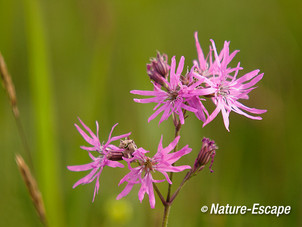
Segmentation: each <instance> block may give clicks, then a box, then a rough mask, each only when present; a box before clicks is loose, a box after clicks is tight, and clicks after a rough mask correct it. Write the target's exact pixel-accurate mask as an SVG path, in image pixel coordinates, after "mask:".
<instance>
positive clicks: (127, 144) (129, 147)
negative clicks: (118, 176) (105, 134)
mask: <svg viewBox="0 0 302 227" xmlns="http://www.w3.org/2000/svg"><path fill="white" fill-rule="evenodd" d="M119 148H122V149H125V150H124V151H123V156H124V157H125V158H131V157H132V153H133V152H134V151H136V150H137V146H136V144H135V143H134V141H133V140H131V139H129V138H127V139H125V140H121V141H120V145H119Z"/></svg>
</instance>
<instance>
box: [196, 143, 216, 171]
mask: <svg viewBox="0 0 302 227" xmlns="http://www.w3.org/2000/svg"><path fill="white" fill-rule="evenodd" d="M217 149H218V147H217V146H216V144H215V141H214V140H210V139H209V138H203V139H202V147H201V150H200V152H199V154H198V156H197V158H196V160H195V163H194V168H193V172H196V171H201V170H202V169H203V168H204V166H205V165H206V164H207V163H208V162H209V161H210V159H212V160H211V165H210V167H209V168H210V171H211V172H213V170H212V165H213V162H214V157H215V155H216V150H217Z"/></svg>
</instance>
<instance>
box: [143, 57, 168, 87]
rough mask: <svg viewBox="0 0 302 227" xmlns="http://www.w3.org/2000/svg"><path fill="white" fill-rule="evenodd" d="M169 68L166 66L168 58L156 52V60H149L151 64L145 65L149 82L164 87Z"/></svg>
mask: <svg viewBox="0 0 302 227" xmlns="http://www.w3.org/2000/svg"><path fill="white" fill-rule="evenodd" d="M169 69H170V66H169V65H168V56H167V55H166V54H163V55H161V54H160V53H159V52H157V56H156V58H151V63H149V64H147V74H148V76H149V77H150V79H151V80H153V81H154V82H155V83H157V84H160V85H162V86H167V85H166V81H165V80H166V79H167V78H168V74H169Z"/></svg>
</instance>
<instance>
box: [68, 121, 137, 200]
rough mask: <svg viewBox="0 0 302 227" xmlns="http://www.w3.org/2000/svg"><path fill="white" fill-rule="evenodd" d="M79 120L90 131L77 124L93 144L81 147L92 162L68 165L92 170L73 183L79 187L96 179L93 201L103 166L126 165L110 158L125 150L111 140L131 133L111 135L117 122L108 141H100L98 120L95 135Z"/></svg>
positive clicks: (87, 140)
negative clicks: (95, 153) (111, 155)
mask: <svg viewBox="0 0 302 227" xmlns="http://www.w3.org/2000/svg"><path fill="white" fill-rule="evenodd" d="M79 121H80V123H81V124H82V126H83V127H84V129H85V130H86V131H87V132H88V133H89V135H88V134H87V133H86V132H84V131H83V130H82V129H81V128H80V127H79V126H78V125H77V124H75V126H76V128H77V130H78V131H79V133H80V134H81V135H82V136H83V138H84V139H85V140H86V142H87V143H89V144H90V145H92V147H86V146H81V148H82V149H84V150H87V151H88V154H89V157H90V158H91V160H92V162H90V163H88V164H84V165H76V166H67V168H68V169H69V170H70V171H76V172H79V171H87V170H91V172H90V173H89V174H88V175H86V176H85V177H83V178H81V179H80V180H78V181H77V182H76V183H75V184H74V185H73V188H75V187H77V186H78V185H80V184H88V183H91V182H92V181H93V180H94V179H96V183H95V187H94V194H93V199H92V202H93V201H94V198H95V195H96V194H97V193H98V191H99V187H100V183H99V178H100V175H101V173H102V170H103V168H104V167H105V166H110V167H113V168H115V167H120V168H123V167H124V165H123V164H121V163H119V162H118V161H113V160H110V156H109V155H110V154H111V153H113V152H122V151H123V149H121V148H118V147H117V146H115V145H113V144H111V142H113V141H116V140H119V139H122V138H125V137H128V136H129V135H130V134H131V133H127V134H123V135H120V136H114V137H111V135H112V132H113V130H114V128H115V127H116V126H117V124H115V125H114V126H113V127H112V129H111V131H110V134H109V137H108V140H107V142H106V143H104V142H103V143H100V140H99V124H98V122H96V127H97V133H96V135H95V134H94V133H93V132H92V131H91V129H90V128H89V127H87V126H86V125H85V124H84V123H83V122H82V121H81V119H80V118H79ZM90 151H97V156H96V157H95V156H94V155H92V153H91V152H90Z"/></svg>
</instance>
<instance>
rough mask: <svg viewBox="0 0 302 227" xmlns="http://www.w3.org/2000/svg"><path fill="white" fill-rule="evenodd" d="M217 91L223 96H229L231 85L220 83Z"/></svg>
mask: <svg viewBox="0 0 302 227" xmlns="http://www.w3.org/2000/svg"><path fill="white" fill-rule="evenodd" d="M217 93H218V95H221V96H223V97H226V96H228V95H229V94H230V90H229V86H224V85H222V84H221V85H219V87H218V91H217Z"/></svg>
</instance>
